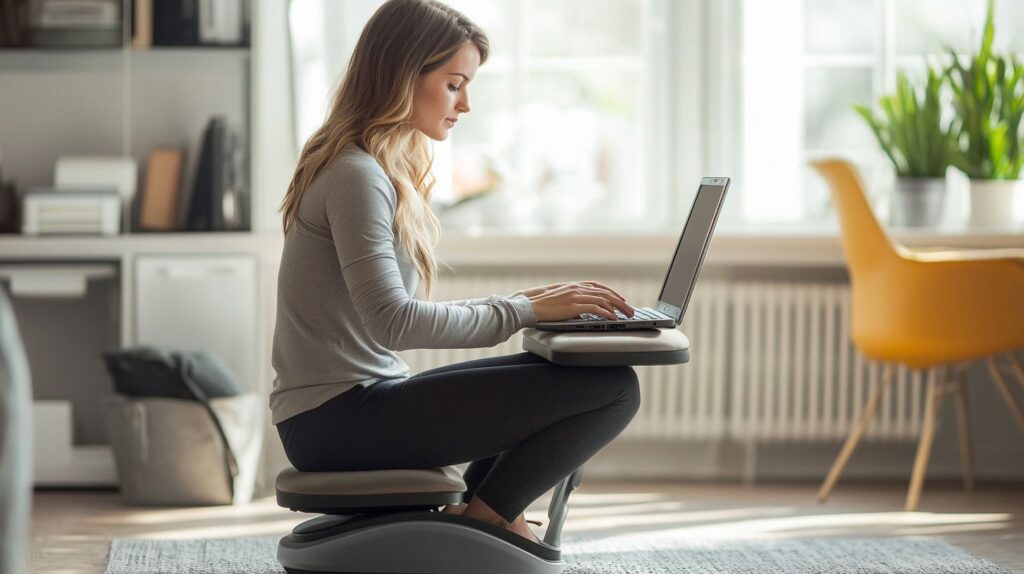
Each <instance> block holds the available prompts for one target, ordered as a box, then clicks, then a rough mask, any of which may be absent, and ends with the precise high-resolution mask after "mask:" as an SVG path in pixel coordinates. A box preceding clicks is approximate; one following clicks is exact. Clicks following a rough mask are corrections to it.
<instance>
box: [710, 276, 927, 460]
mask: <svg viewBox="0 0 1024 574" xmlns="http://www.w3.org/2000/svg"><path fill="white" fill-rule="evenodd" d="M729 289H730V306H731V313H730V314H731V324H732V325H731V331H730V339H731V340H732V342H733V348H732V349H731V361H730V364H731V367H732V368H731V377H730V381H731V384H730V396H731V397H732V401H731V404H730V417H729V419H730V425H729V432H730V434H731V435H732V436H734V437H738V438H755V439H762V440H787V441H792V440H829V439H841V438H843V437H845V436H846V435H847V434H848V433H849V431H850V428H851V427H852V425H853V424H854V423H855V422H856V421H857V419H858V418H859V417H860V415H861V413H862V409H863V407H864V404H865V403H866V402H867V399H868V396H869V394H870V392H871V389H872V388H873V386H874V385H877V384H880V383H881V377H882V368H883V367H882V365H881V364H879V363H876V362H872V361H868V360H866V359H865V358H864V357H863V356H862V355H861V354H860V353H858V352H857V350H856V349H855V348H854V347H853V345H852V342H851V341H850V337H849V333H850V288H849V286H848V285H846V284H834V283H795V282H794V283H784V282H771V283H767V282H743V283H736V284H733V285H731V286H730V288H729ZM927 374H928V373H925V372H922V371H917V370H915V371H909V370H908V369H906V368H903V367H899V368H897V369H896V371H895V379H894V381H893V385H891V386H890V388H889V391H888V392H887V393H885V394H884V395H883V396H882V400H881V402H880V404H879V407H878V411H877V412H876V414H875V419H874V420H873V421H872V424H871V425H870V426H869V427H868V430H867V432H866V433H865V435H864V436H865V438H868V439H871V438H884V439H913V438H916V437H917V435H918V431H919V430H920V425H921V416H922V409H921V407H922V389H923V381H924V377H925V376H926V375H927Z"/></svg>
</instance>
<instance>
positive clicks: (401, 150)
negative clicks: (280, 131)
mask: <svg viewBox="0 0 1024 574" xmlns="http://www.w3.org/2000/svg"><path fill="white" fill-rule="evenodd" d="M467 41H469V42H472V43H473V44H474V45H475V46H476V47H477V49H478V50H479V51H480V63H481V64H483V63H484V62H485V61H486V60H487V54H488V51H489V42H488V40H487V36H486V35H485V34H484V32H483V30H481V29H480V27H478V26H477V25H476V24H474V23H473V22H472V21H471V20H469V18H467V17H466V16H464V15H463V14H462V13H460V12H458V11H457V10H455V9H453V8H451V7H449V6H446V5H445V4H442V3H441V2H438V1H436V0H388V1H387V2H385V3H384V4H383V5H381V7H380V8H379V9H377V11H376V12H375V13H374V14H373V16H372V17H371V18H370V20H369V22H367V23H366V26H365V27H364V28H363V32H362V34H361V35H360V36H359V41H358V42H357V43H356V47H355V50H354V51H353V52H352V58H351V59H350V60H349V63H348V69H347V70H346V72H345V75H344V77H343V78H342V79H341V83H340V85H339V87H338V89H337V91H336V93H335V95H334V101H333V103H332V105H331V109H330V113H329V114H328V115H327V119H325V120H324V123H323V125H321V126H320V128H319V129H317V130H316V132H314V133H313V135H312V136H311V137H310V138H309V140H307V141H306V144H305V145H304V146H303V148H302V153H301V154H300V155H299V162H298V165H297V166H296V168H295V175H294V176H292V181H291V183H290V184H289V185H288V192H287V193H286V194H285V197H284V201H283V202H282V204H281V212H282V213H283V214H284V233H285V235H287V234H288V231H289V230H290V229H291V228H292V226H293V225H294V224H295V219H296V218H297V217H298V211H299V203H300V202H301V201H302V194H303V193H304V192H305V191H306V189H308V188H309V185H310V184H311V183H312V182H313V181H314V180H315V179H316V177H317V176H318V175H320V173H321V172H322V171H323V170H324V168H325V167H327V165H328V164H330V163H331V161H332V160H334V158H335V157H337V155H338V153H339V152H340V151H341V149H342V148H343V147H345V145H347V144H348V143H350V142H355V143H356V145H358V146H359V147H360V148H362V149H363V150H364V151H366V152H367V153H369V154H370V155H372V156H373V157H374V158H375V159H376V160H377V163H379V164H380V166H381V168H383V170H384V173H385V174H387V176H388V178H389V179H390V180H391V183H392V185H394V186H395V191H396V192H397V193H398V203H397V209H396V212H395V221H394V224H393V228H394V232H395V236H396V237H397V239H398V242H399V244H400V245H401V246H402V247H403V248H405V250H406V252H407V253H408V254H409V255H410V257H411V259H412V261H413V263H414V264H415V266H416V271H417V273H418V274H419V276H420V278H421V279H422V280H423V282H424V284H425V288H426V294H427V298H430V294H431V291H432V290H433V285H434V280H435V278H436V276H437V262H436V260H435V259H434V247H435V246H436V245H437V241H438V239H439V237H440V232H441V225H440V223H439V222H438V220H437V217H436V216H435V215H434V213H433V212H432V211H431V210H430V194H431V191H432V190H433V188H434V185H435V183H436V181H435V179H434V176H433V174H432V173H431V167H432V165H433V157H432V156H431V153H430V144H429V142H428V139H429V138H427V136H425V135H424V134H423V133H421V132H419V131H418V130H416V129H415V128H413V127H412V126H411V124H410V122H411V121H412V113H413V95H414V92H415V89H416V82H417V80H418V79H419V77H420V76H421V75H423V74H428V73H430V72H432V71H433V70H436V69H437V68H439V67H441V66H442V65H444V64H445V63H446V62H447V61H448V60H450V59H451V58H452V57H454V56H455V54H456V53H457V52H458V51H459V49H460V48H461V47H462V46H463V45H464V44H465V43H466V42H467Z"/></svg>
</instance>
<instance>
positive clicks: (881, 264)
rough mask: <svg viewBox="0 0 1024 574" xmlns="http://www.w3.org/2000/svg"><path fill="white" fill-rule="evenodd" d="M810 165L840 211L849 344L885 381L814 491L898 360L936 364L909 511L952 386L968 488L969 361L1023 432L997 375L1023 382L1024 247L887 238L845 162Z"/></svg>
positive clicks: (853, 435)
mask: <svg viewBox="0 0 1024 574" xmlns="http://www.w3.org/2000/svg"><path fill="white" fill-rule="evenodd" d="M813 166H814V167H815V168H816V169H817V170H818V172H819V173H821V175H822V176H823V177H824V178H825V180H826V181H827V182H828V184H829V187H830V188H831V190H832V197H833V198H834V200H835V204H836V206H837V210H838V213H839V222H840V227H841V229H842V242H843V252H844V254H845V256H846V262H847V267H848V269H849V273H850V283H851V291H852V296H853V321H852V338H853V343H854V345H856V347H857V349H858V350H859V351H860V352H861V354H863V355H864V356H865V357H867V358H869V359H872V360H875V361H880V362H883V363H885V368H884V371H883V373H884V374H883V377H882V381H881V383H880V384H878V385H876V386H875V388H873V389H872V391H871V396H870V398H869V399H868V402H867V405H865V407H864V411H863V413H862V415H861V417H860V420H859V421H858V422H857V424H856V426H855V427H854V428H853V430H852V431H851V432H850V436H849V437H848V438H847V439H846V443H845V444H844V445H843V448H842V450H841V451H840V453H839V456H838V457H837V458H836V461H835V463H834V464H833V465H832V469H831V470H830V471H829V473H828V476H827V477H826V478H825V482H824V483H823V484H822V485H821V489H820V490H819V491H818V500H819V501H822V502H823V501H824V500H825V499H826V498H827V497H828V494H829V492H830V491H831V490H832V487H833V485H834V484H835V482H836V480H837V479H838V478H839V475H840V473H842V471H843V468H844V467H845V466H846V462H847V460H848V459H849V457H850V455H851V454H852V453H853V450H854V449H855V448H856V447H857V443H858V441H860V438H861V436H862V435H863V434H864V430H865V429H866V428H867V426H868V424H869V423H870V421H871V418H872V417H873V416H874V414H875V410H876V409H877V408H878V402H879V399H880V397H881V396H882V394H883V393H884V392H885V391H886V390H887V388H888V386H889V385H890V383H891V382H892V376H893V365H894V364H896V363H902V364H904V365H906V366H908V367H910V368H913V369H927V368H932V367H939V368H938V369H935V370H933V371H932V374H933V376H931V377H929V378H928V387H927V393H926V399H925V401H926V402H925V405H926V408H925V411H924V415H925V419H924V424H923V427H922V429H921V437H920V440H919V442H918V447H917V457H916V459H915V462H914V470H913V474H912V477H911V482H910V490H909V493H908V494H907V504H906V509H907V510H916V509H917V506H918V501H919V500H920V496H921V485H922V483H923V481H924V474H925V469H926V468H927V466H928V456H929V454H930V451H931V445H932V438H933V436H934V433H935V419H936V416H937V412H938V410H939V407H940V406H941V404H942V399H943V397H944V396H945V394H947V393H949V392H954V393H956V412H957V422H958V426H959V428H960V454H961V459H962V462H963V469H964V484H965V487H966V488H967V490H971V489H973V484H974V478H973V470H972V462H971V459H972V454H971V447H970V431H969V429H968V426H967V409H966V404H965V402H964V391H963V370H964V368H965V366H966V363H968V362H970V361H973V360H976V359H986V358H987V360H988V370H989V373H990V374H991V375H992V380H993V382H994V383H995V385H996V387H997V388H998V389H999V392H1000V393H1001V394H1002V396H1003V398H1004V399H1005V401H1006V404H1007V405H1008V406H1009V407H1010V410H1011V411H1012V412H1013V415H1014V417H1016V420H1017V424H1018V425H1019V426H1020V427H1021V429H1022V430H1024V411H1022V410H1021V407H1020V405H1019V404H1018V403H1017V401H1016V399H1015V398H1014V396H1013V394H1012V392H1011V390H1010V387H1009V386H1008V385H1007V383H1006V380H1005V379H1004V376H1003V375H1004V371H1006V372H1009V373H1012V374H1013V376H1014V378H1015V379H1017V382H1018V383H1019V384H1020V386H1021V388H1024V368H1022V366H1021V364H1020V362H1019V361H1018V359H1017V357H1016V355H1015V352H1016V351H1018V350H1021V349H1024V250H1020V249H1017V250H1011V249H1007V250H989V251H981V252H978V251H975V252H916V251H911V250H909V249H906V248H904V247H902V246H900V245H899V244H896V243H893V242H892V241H891V240H890V239H889V237H888V236H887V235H886V233H885V231H884V230H883V229H882V227H881V226H880V225H879V224H878V221H877V220H876V219H875V217H874V215H873V214H872V212H871V208H870V206H869V205H868V202H867V200H866V199H865V197H864V192H863V187H862V185H861V183H860V180H859V178H858V176H857V172H856V170H855V168H854V167H853V166H852V165H850V164H849V163H847V162H845V161H841V160H825V161H818V162H814V163H813ZM936 372H940V373H941V376H938V375H936ZM940 378H941V381H940V380H939V379H940Z"/></svg>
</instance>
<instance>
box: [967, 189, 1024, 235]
mask: <svg viewBox="0 0 1024 574" xmlns="http://www.w3.org/2000/svg"><path fill="white" fill-rule="evenodd" d="M1021 193H1024V180H1020V179H1011V180H997V179H972V180H971V193H970V195H971V217H970V219H969V220H968V221H969V223H970V226H971V227H1010V226H1012V225H1013V224H1014V201H1015V199H1016V196H1017V195H1019V194H1021Z"/></svg>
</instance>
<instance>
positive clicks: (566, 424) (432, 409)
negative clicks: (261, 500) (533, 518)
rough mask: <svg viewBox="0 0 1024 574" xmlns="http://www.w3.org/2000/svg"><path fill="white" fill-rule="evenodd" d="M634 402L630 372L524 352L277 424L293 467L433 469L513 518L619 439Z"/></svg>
mask: <svg viewBox="0 0 1024 574" xmlns="http://www.w3.org/2000/svg"><path fill="white" fill-rule="evenodd" d="M639 408H640V389H639V385H638V384H637V378H636V373H634V372H633V369H631V368H629V367H563V366H559V365H555V364H553V363H549V362H548V361H546V360H544V359H541V358H540V357H537V356H535V355H531V354H530V353H519V354H517V355H506V356H502V357H492V358H486V359H478V360H475V361H467V362H464V363H457V364H455V365H448V366H446V367H440V368H437V369H433V370H430V371H425V372H423V373H419V374H417V375H415V376H413V377H409V378H407V379H396V380H391V381H382V382H378V383H375V384H373V385H370V386H369V387H355V388H353V389H350V390H348V391H345V392H344V393H342V394H340V395H338V396H337V397H334V398H333V399H331V400H329V401H327V402H326V403H324V404H322V405H320V406H319V407H317V408H315V409H313V410H311V411H307V412H304V413H301V414H298V415H296V416H294V417H291V418H289V419H287V420H285V421H282V422H281V423H279V424H278V425H277V430H278V433H279V434H280V436H281V441H282V442H283V443H284V449H285V453H286V454H287V455H288V459H289V460H290V461H291V463H292V465H293V466H295V468H296V469H298V470H300V471H350V470H384V469H393V468H437V467H441V466H449V465H454V464H460V463H464V462H469V461H473V462H472V464H470V466H469V468H468V469H467V470H466V473H465V475H464V477H463V478H464V479H465V481H466V486H467V489H468V493H469V494H475V495H476V496H479V497H480V498H481V500H483V501H484V502H485V503H487V505H488V506H490V507H491V508H492V509H494V511H495V512H497V513H498V514H499V515H501V516H502V518H504V519H505V520H508V521H510V522H511V521H512V520H514V519H515V518H516V517H517V516H519V515H520V514H521V513H522V512H523V510H525V509H526V507H527V506H529V504H530V503H531V502H533V501H534V500H536V499H537V498H538V497H540V495H542V494H544V493H545V492H546V491H547V490H548V489H549V488H551V487H552V486H554V485H556V484H558V482H559V481H560V480H562V479H564V478H565V477H567V476H569V474H571V473H572V472H573V471H574V470H576V469H577V468H579V467H580V466H582V465H583V463H584V462H586V461H587V460H588V459H589V458H590V457H591V456H593V455H594V454H595V453H596V452H597V451H599V450H601V448H603V447H604V446H605V445H606V444H608V443H609V442H611V440H612V439H613V438H615V437H616V436H618V434H619V433H620V432H622V430H623V429H625V428H626V425H627V424H629V421H630V420H632V419H633V416H634V415H635V414H636V411H637V409H639Z"/></svg>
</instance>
